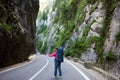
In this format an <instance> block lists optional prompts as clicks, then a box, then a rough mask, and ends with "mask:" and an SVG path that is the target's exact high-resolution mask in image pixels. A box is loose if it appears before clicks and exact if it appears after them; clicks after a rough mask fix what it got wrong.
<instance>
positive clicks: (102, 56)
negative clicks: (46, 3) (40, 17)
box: [40, 0, 120, 76]
mask: <svg viewBox="0 0 120 80" xmlns="http://www.w3.org/2000/svg"><path fill="white" fill-rule="evenodd" d="M46 16H47V17H48V18H47V19H46V20H44V22H43V23H46V22H47V23H48V25H47V27H46V30H45V31H43V32H42V33H43V34H44V33H47V34H46V36H47V38H46V36H45V37H44V39H43V40H44V41H43V42H45V41H46V42H47V44H46V45H42V47H43V46H47V47H43V48H44V52H48V53H50V51H52V49H54V47H59V46H61V45H62V46H63V47H64V50H65V56H72V57H78V58H80V60H82V61H84V62H87V61H92V62H94V63H95V64H96V65H97V66H99V67H101V68H103V69H104V70H106V71H108V72H110V73H113V74H115V75H117V76H119V74H120V66H119V64H120V23H119V22H120V1H119V0H111V1H108V0H67V1H65V0H56V1H55V2H54V5H53V7H52V11H51V10H50V11H49V13H48V15H46ZM41 28H42V27H41ZM42 38H43V37H42ZM41 41H42V40H41ZM41 50H42V49H41ZM41 50H40V51H41ZM111 65H112V66H111Z"/></svg>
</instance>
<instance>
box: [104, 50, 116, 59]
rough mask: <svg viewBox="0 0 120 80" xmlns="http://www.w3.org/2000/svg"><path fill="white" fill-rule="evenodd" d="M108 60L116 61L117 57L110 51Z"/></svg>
mask: <svg viewBox="0 0 120 80" xmlns="http://www.w3.org/2000/svg"><path fill="white" fill-rule="evenodd" d="M106 59H107V60H116V55H115V54H114V53H113V52H112V51H109V53H108V54H107V56H106Z"/></svg>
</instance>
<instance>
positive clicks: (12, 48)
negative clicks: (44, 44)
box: [0, 0, 39, 67]
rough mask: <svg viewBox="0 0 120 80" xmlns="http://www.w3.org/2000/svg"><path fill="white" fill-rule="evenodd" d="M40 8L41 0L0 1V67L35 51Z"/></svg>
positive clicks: (25, 57) (17, 60)
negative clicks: (37, 18)
mask: <svg viewBox="0 0 120 80" xmlns="http://www.w3.org/2000/svg"><path fill="white" fill-rule="evenodd" d="M38 10H39V0H1V1H0V67H3V66H7V65H11V64H14V63H18V62H21V61H24V60H26V59H27V57H28V56H29V55H30V54H33V53H34V51H35V45H36V41H35V40H36V37H35V33H36V17H37V13H38Z"/></svg>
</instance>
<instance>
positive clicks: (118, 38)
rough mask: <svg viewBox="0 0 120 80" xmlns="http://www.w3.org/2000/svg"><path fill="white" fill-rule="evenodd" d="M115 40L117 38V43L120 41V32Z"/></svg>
mask: <svg viewBox="0 0 120 80" xmlns="http://www.w3.org/2000/svg"><path fill="white" fill-rule="evenodd" d="M115 38H116V41H120V32H118V33H117V34H116V36H115Z"/></svg>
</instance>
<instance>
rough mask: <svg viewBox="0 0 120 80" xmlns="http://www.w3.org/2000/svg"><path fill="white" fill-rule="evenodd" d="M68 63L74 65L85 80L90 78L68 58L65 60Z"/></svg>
mask: <svg viewBox="0 0 120 80" xmlns="http://www.w3.org/2000/svg"><path fill="white" fill-rule="evenodd" d="M65 61H66V62H67V63H68V64H70V65H71V66H73V67H74V68H75V69H76V70H77V71H78V72H79V73H80V74H81V75H82V76H83V77H84V78H85V80H90V79H89V78H88V77H87V76H86V75H85V74H84V73H83V72H82V71H81V70H80V69H78V68H77V67H76V66H75V65H74V64H72V63H71V62H69V61H68V60H65Z"/></svg>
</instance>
